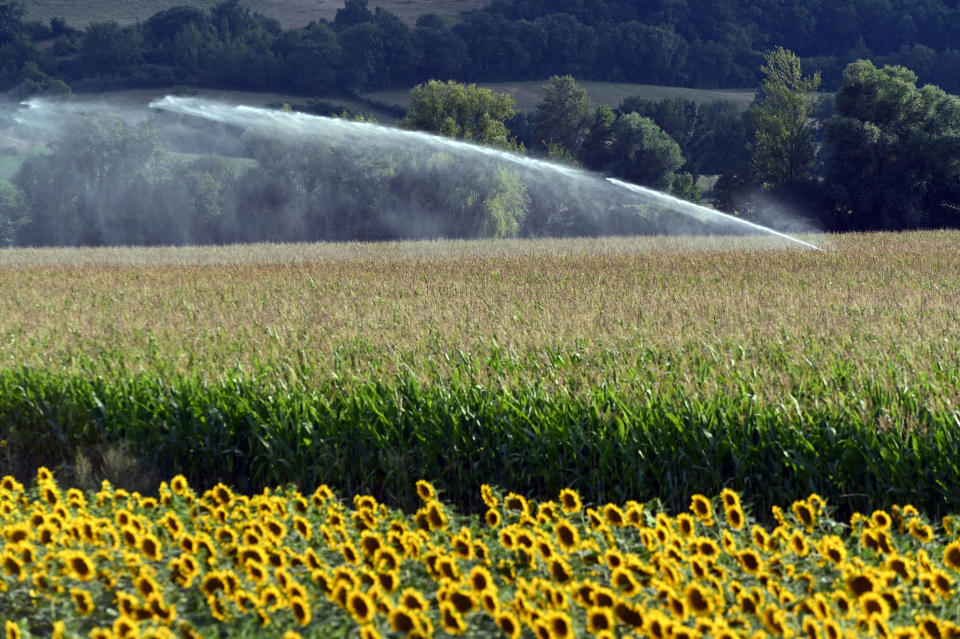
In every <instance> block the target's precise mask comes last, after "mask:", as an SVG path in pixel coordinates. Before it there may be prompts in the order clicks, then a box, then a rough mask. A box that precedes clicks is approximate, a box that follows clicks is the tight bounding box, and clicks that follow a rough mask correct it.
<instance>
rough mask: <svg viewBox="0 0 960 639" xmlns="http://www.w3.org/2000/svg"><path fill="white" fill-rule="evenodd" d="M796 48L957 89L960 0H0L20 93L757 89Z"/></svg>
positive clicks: (836, 62)
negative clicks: (405, 0) (580, 83)
mask: <svg viewBox="0 0 960 639" xmlns="http://www.w3.org/2000/svg"><path fill="white" fill-rule="evenodd" d="M775 45H783V46H786V47H788V48H790V49H792V50H794V51H796V52H797V53H798V55H800V56H801V58H802V60H803V64H804V67H805V69H806V70H807V71H808V72H812V71H818V72H820V73H821V76H822V78H823V88H824V89H827V90H834V89H836V88H837V87H839V85H840V83H841V81H842V73H843V69H844V68H845V67H846V66H847V64H849V63H851V62H853V61H855V60H857V59H872V60H874V61H875V62H876V63H877V64H878V65H880V66H883V65H886V64H899V65H903V66H907V67H909V68H911V69H913V70H914V71H915V72H916V73H917V74H918V76H919V78H920V80H921V81H922V82H931V83H935V84H937V85H939V86H941V87H943V88H944V89H946V90H948V91H954V92H956V91H960V5H958V4H957V3H956V2H947V1H944V0H909V1H905V0H898V1H896V2H891V1H890V0H830V1H829V2H828V1H826V0H806V1H800V2H791V3H787V4H783V3H780V2H773V1H766V2H755V1H753V0H656V1H652V2H633V1H628V0H562V1H559V2H558V1H554V0H550V1H547V0H511V1H508V0H495V1H494V2H492V3H491V4H490V5H489V6H488V7H486V8H484V9H477V10H473V11H469V12H466V13H464V14H462V15H461V17H460V19H459V20H458V21H457V22H456V23H455V24H448V23H447V22H445V21H444V20H443V19H441V18H440V17H438V16H436V15H432V14H428V15H424V16H422V17H420V18H419V19H418V20H417V23H416V24H415V25H414V26H408V25H407V24H405V23H403V22H402V21H401V20H400V19H399V18H398V17H397V16H396V15H394V14H392V13H390V12H388V11H385V10H383V9H381V8H377V9H376V10H371V9H370V8H369V7H368V3H367V0H347V2H346V4H345V6H344V8H343V9H340V10H338V11H337V13H336V17H335V19H334V20H333V21H326V20H319V21H315V22H312V23H310V24H309V25H308V26H306V27H305V28H302V29H288V30H284V29H283V28H281V26H280V24H279V22H277V21H276V20H274V19H272V18H269V17H266V16H263V15H260V14H258V13H255V12H252V11H250V10H249V9H248V8H246V7H244V6H242V5H241V4H240V3H239V2H238V0H226V1H225V2H222V3H221V4H218V5H216V6H215V7H213V8H212V9H210V10H209V11H204V10H201V9H198V8H196V7H190V6H178V7H174V8H172V9H168V10H164V11H160V12H158V13H156V14H155V15H153V16H151V17H150V18H149V19H147V20H146V21H144V22H142V23H137V24H134V25H129V26H120V25H119V24H117V23H116V22H102V23H95V24H91V25H89V26H88V27H86V28H85V29H77V28H75V27H74V26H73V25H67V24H66V23H65V22H64V21H63V20H62V19H54V20H51V21H50V23H49V24H45V23H39V22H25V21H24V20H23V5H22V3H20V2H0V90H2V91H10V90H13V91H14V92H15V94H16V95H18V96H22V95H28V94H36V93H56V92H63V91H66V90H68V88H72V89H73V90H75V91H82V90H102V89H114V88H130V87H146V86H169V85H175V84H189V85H195V86H202V87H216V88H233V89H248V90H274V91H285V92H295V93H302V94H307V95H318V94H324V93H329V92H331V91H348V92H349V91H357V92H360V91H368V90H377V89H384V88H390V87H409V86H412V85H414V84H417V83H420V82H423V81H426V80H429V79H431V78H439V79H443V80H446V79H456V80H460V81H504V80H515V79H541V78H545V77H548V76H550V75H554V74H556V75H565V74H569V75H574V76H576V77H578V78H581V79H595V80H610V81H617V82H639V83H651V84H667V85H679V86H692V87H703V88H715V87H754V86H756V85H757V83H758V81H759V79H760V75H759V73H758V68H759V66H760V64H761V62H762V55H763V53H764V52H765V51H768V50H770V49H771V48H773V47H774V46H775Z"/></svg>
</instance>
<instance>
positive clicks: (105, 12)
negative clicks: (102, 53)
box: [24, 0, 487, 29]
mask: <svg viewBox="0 0 960 639" xmlns="http://www.w3.org/2000/svg"><path fill="white" fill-rule="evenodd" d="M219 2H220V0H195V1H194V2H190V3H188V4H190V5H192V6H196V7H201V8H204V9H207V8H210V7H212V6H214V5H216V4H219ZM24 4H25V5H26V7H27V19H29V20H43V21H45V22H46V21H48V20H50V18H53V17H58V16H59V17H63V18H66V20H67V23H68V24H70V25H73V26H77V27H85V26H86V25H88V24H90V23H91V22H105V21H108V20H116V21H117V22H119V23H120V24H132V23H134V22H137V21H143V20H146V19H147V18H149V17H150V16H151V15H153V14H154V13H156V12H157V11H162V10H164V9H169V8H171V7H174V6H177V5H180V4H184V3H183V2H181V1H180V0H82V1H81V0H26V2H25V3H24ZM243 4H244V5H245V6H248V7H250V8H251V9H252V10H254V11H257V12H259V13H262V14H264V15H267V16H270V17H271V18H276V19H277V20H279V21H280V24H282V25H283V26H284V27H285V28H287V29H291V28H299V27H303V26H305V25H306V24H307V23H309V22H310V21H312V20H321V19H327V20H333V18H334V16H335V15H336V13H337V9H340V8H343V4H344V3H343V1H342V0H340V1H338V0H245V1H244V2H243ZM485 4H487V3H486V1H485V0H371V2H370V8H371V9H373V8H374V7H383V8H384V9H387V10H388V11H390V12H392V13H395V14H397V15H398V16H399V17H400V18H402V19H403V20H404V21H405V22H407V23H409V24H413V23H414V22H416V20H417V18H418V17H420V16H421V15H423V14H426V13H436V14H438V15H440V16H443V17H444V18H447V19H451V20H453V19H455V18H456V16H457V15H458V14H459V13H461V12H463V11H468V10H470V9H476V8H479V7H482V6H484V5H485Z"/></svg>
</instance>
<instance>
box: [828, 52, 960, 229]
mask: <svg viewBox="0 0 960 639" xmlns="http://www.w3.org/2000/svg"><path fill="white" fill-rule="evenodd" d="M916 82H917V76H916V75H915V74H914V73H913V72H912V71H910V70H908V69H905V68H903V67H889V66H888V67H884V68H883V69H878V68H876V67H875V66H874V65H873V64H872V63H871V62H869V61H864V60H861V61H858V62H855V63H853V64H851V65H850V66H849V67H847V70H846V71H845V72H844V80H843V85H842V86H841V87H840V90H839V91H838V92H837V95H836V114H835V115H834V116H833V117H831V118H830V119H829V120H828V121H827V124H826V139H827V142H828V144H829V147H830V150H831V151H830V156H829V158H828V169H827V178H826V179H827V181H828V183H830V184H832V185H833V188H834V189H836V190H837V191H838V192H839V193H838V199H839V212H838V213H839V220H838V222H839V224H840V225H843V226H853V227H856V228H891V227H894V228H917V227H925V226H950V225H956V224H957V223H958V222H960V211H958V206H957V203H958V202H960V97H957V96H954V95H949V94H947V93H945V92H944V91H943V90H941V89H939V88H937V87H934V86H931V85H927V86H924V87H920V88H918V87H917V84H916Z"/></svg>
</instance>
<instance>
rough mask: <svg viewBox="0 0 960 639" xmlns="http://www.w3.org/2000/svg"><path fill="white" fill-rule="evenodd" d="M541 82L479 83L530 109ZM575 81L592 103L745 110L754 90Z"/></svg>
mask: <svg viewBox="0 0 960 639" xmlns="http://www.w3.org/2000/svg"><path fill="white" fill-rule="evenodd" d="M543 84H544V82H543V81H538V80H534V81H526V82H490V83H486V84H483V85H482V86H485V87H488V88H490V89H493V90H495V91H506V92H509V93H512V94H513V95H514V97H516V99H517V106H518V107H519V108H520V110H521V111H531V110H533V108H534V107H535V106H536V105H537V103H538V102H540V100H541V99H543V89H542V87H543ZM578 84H579V85H580V86H582V87H583V88H584V89H586V90H587V93H588V94H589V95H590V99H591V100H593V102H594V103H595V104H606V105H609V106H612V107H616V106H618V105H619V104H620V102H621V101H623V99H624V98H628V97H631V96H635V95H639V96H642V97H644V98H647V99H649V100H662V99H664V98H677V97H680V98H688V99H690V100H694V101H695V102H711V101H713V100H728V101H730V102H733V103H735V104H736V105H737V106H739V107H740V108H742V109H746V108H747V107H748V106H750V103H751V102H752V101H753V97H754V95H755V94H756V91H754V90H752V89H688V88H685V87H663V86H656V85H652V84H621V83H617V82H591V81H583V82H579V81H578ZM367 97H369V98H371V99H374V100H378V101H381V102H386V103H389V104H398V105H400V106H402V107H408V106H409V105H410V92H409V91H406V90H394V91H379V92H376V93H370V94H368V95H367Z"/></svg>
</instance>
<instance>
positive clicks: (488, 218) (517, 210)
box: [482, 166, 530, 237]
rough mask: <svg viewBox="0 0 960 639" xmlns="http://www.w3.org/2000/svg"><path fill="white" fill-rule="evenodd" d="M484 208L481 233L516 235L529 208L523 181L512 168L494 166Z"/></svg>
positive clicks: (496, 235) (488, 234) (491, 235)
mask: <svg viewBox="0 0 960 639" xmlns="http://www.w3.org/2000/svg"><path fill="white" fill-rule="evenodd" d="M483 208H484V212H485V215H484V217H483V224H482V231H483V236H484V237H516V236H517V235H519V234H520V229H521V228H522V226H523V221H524V218H526V216H527V212H528V210H529V209H530V195H529V194H528V193H527V186H526V184H524V183H523V180H521V179H520V176H519V175H518V174H517V173H516V172H515V171H511V170H510V169H508V168H506V167H503V166H499V167H497V169H496V171H495V172H494V177H493V186H492V188H491V189H490V191H489V192H488V194H487V197H486V199H485V200H484V202H483Z"/></svg>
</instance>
